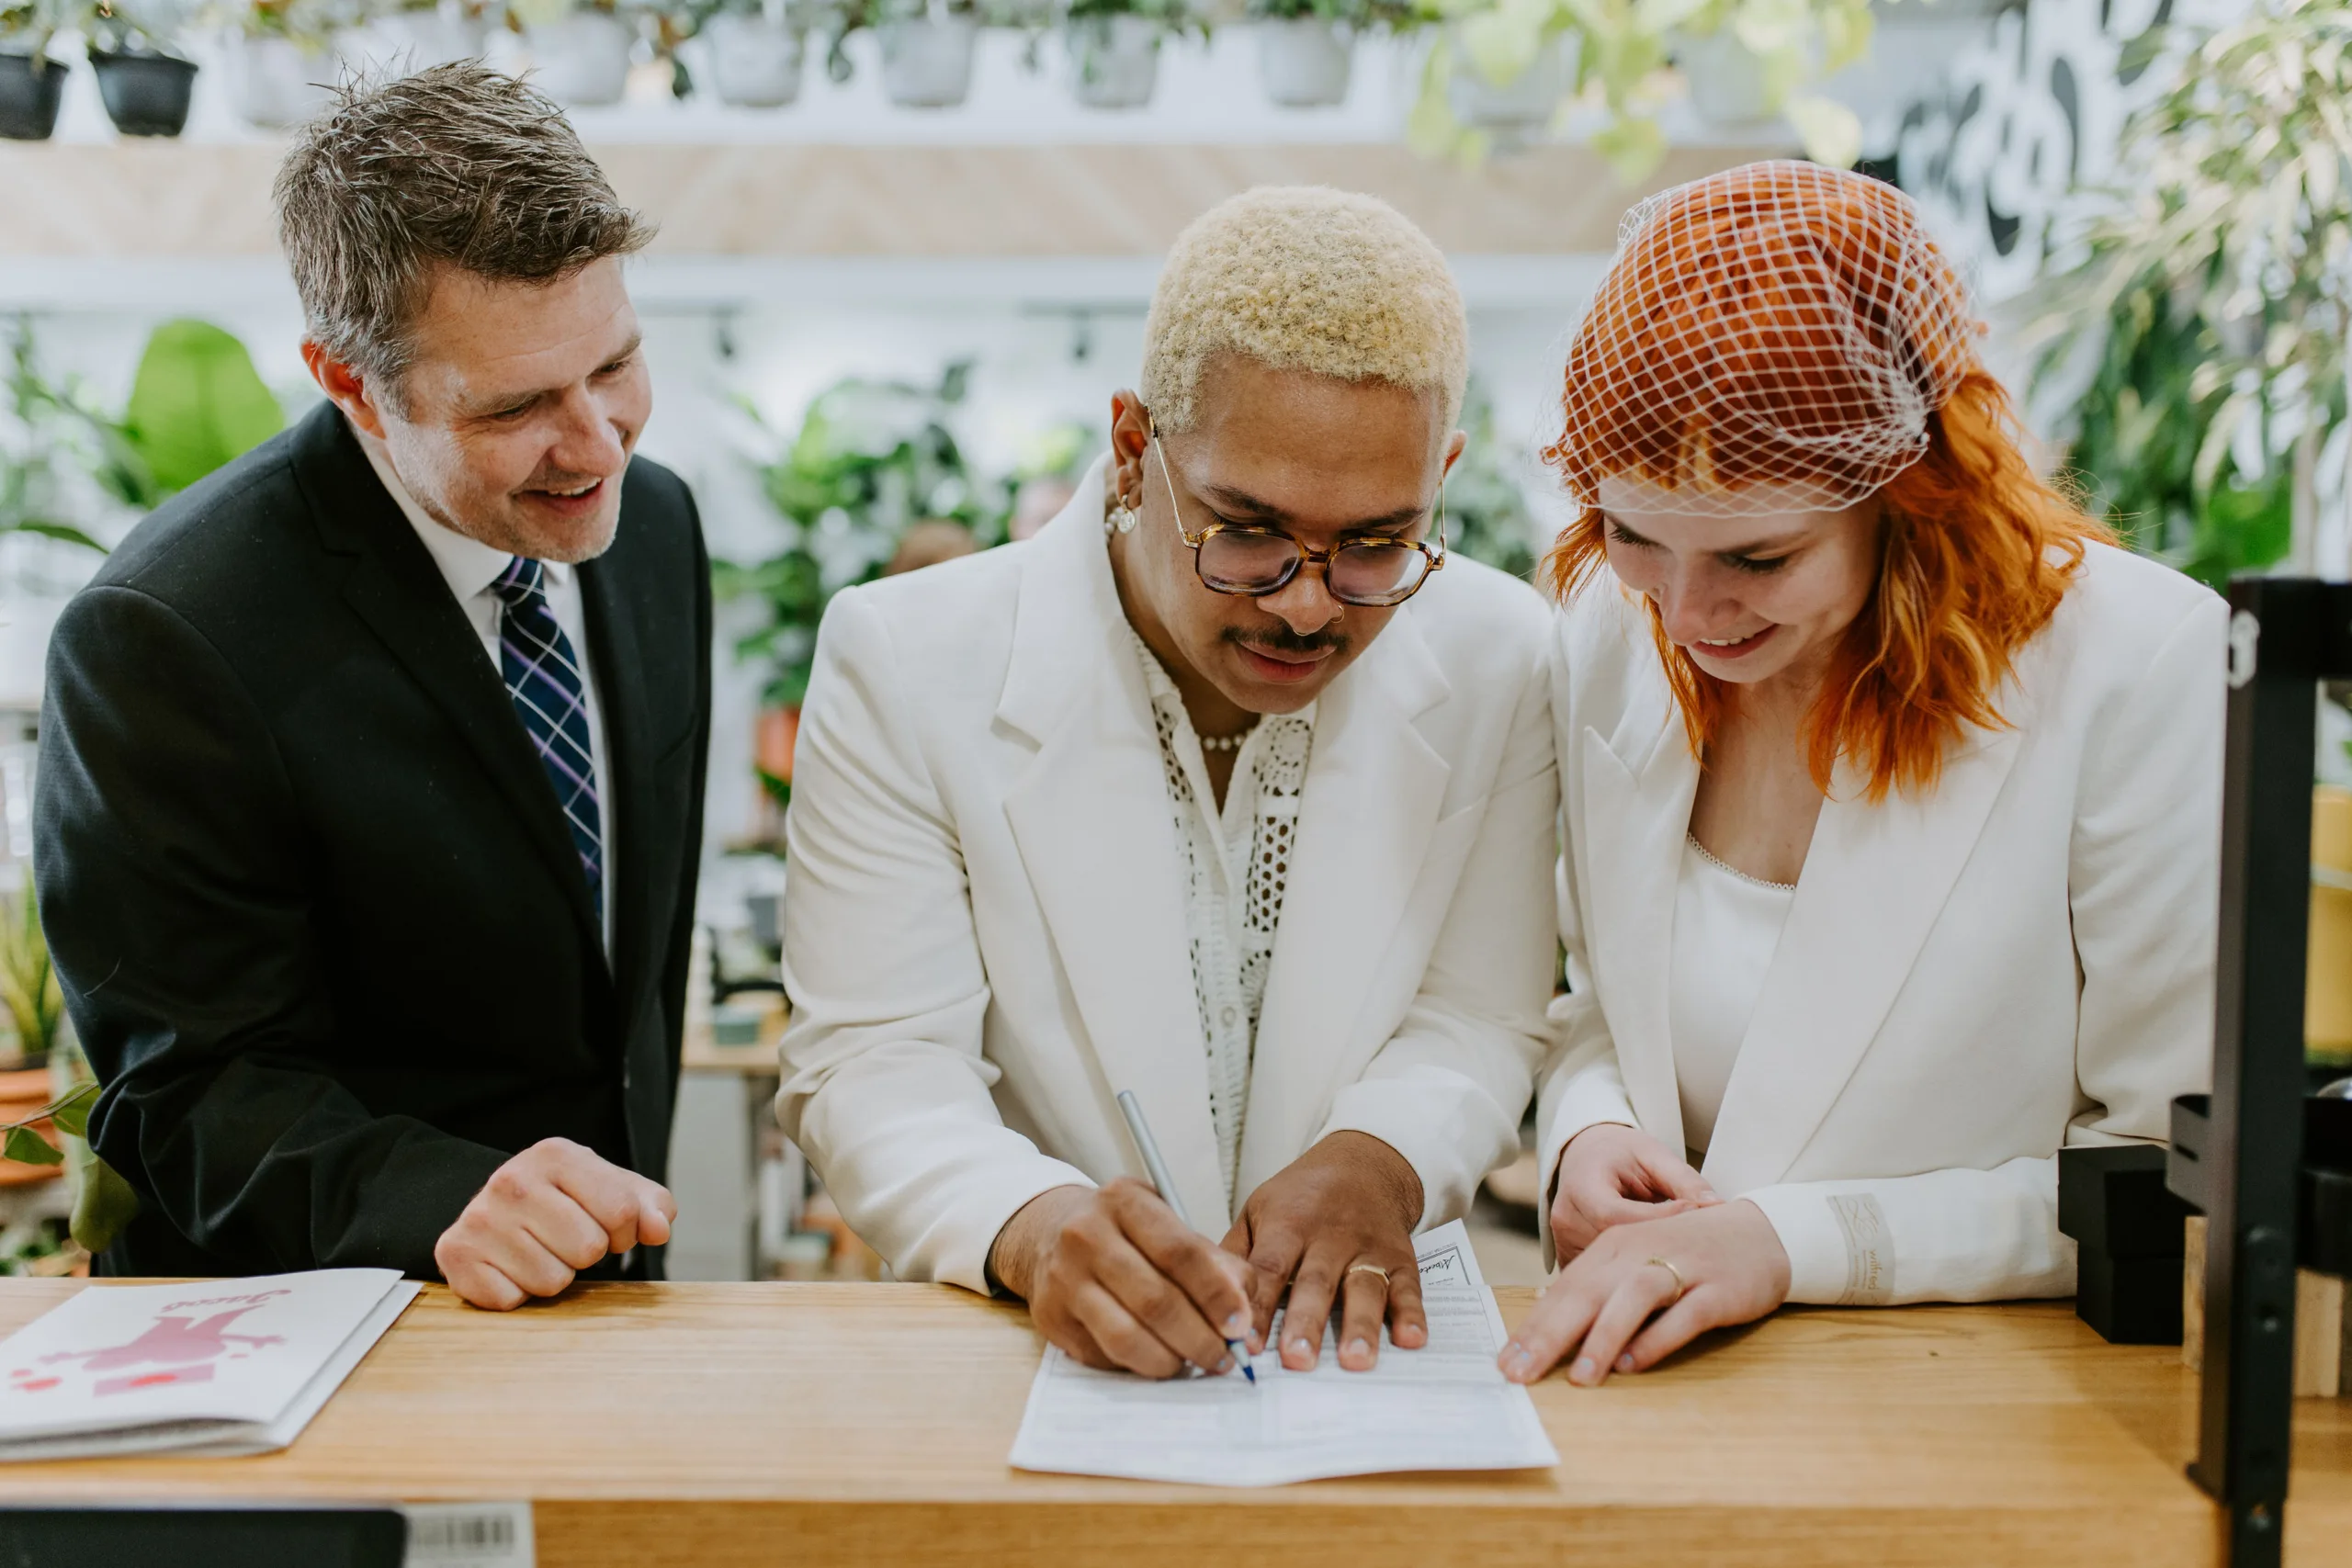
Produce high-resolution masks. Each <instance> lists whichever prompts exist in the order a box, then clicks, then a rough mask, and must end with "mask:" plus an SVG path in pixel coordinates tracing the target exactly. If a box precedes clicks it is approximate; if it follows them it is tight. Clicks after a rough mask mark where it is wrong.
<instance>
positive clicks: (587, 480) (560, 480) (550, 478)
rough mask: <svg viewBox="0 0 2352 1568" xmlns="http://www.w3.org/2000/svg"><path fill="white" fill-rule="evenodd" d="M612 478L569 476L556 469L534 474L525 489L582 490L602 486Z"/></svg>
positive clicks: (596, 475)
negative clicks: (587, 487) (591, 486)
mask: <svg viewBox="0 0 2352 1568" xmlns="http://www.w3.org/2000/svg"><path fill="white" fill-rule="evenodd" d="M611 477H612V476H611V475H609V474H568V473H565V472H564V471H563V470H562V469H560V468H556V469H551V470H549V471H548V472H546V473H539V474H533V475H532V476H531V477H530V478H529V479H526V480H525V481H524V483H523V488H524V489H525V490H581V489H583V488H585V487H586V486H589V485H593V484H602V483H603V482H604V481H605V479H609V478H611Z"/></svg>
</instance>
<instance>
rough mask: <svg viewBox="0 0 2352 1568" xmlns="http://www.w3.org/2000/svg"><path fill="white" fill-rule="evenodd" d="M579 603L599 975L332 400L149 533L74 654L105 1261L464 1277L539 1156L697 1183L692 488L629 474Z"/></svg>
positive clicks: (63, 731) (42, 811)
mask: <svg viewBox="0 0 2352 1568" xmlns="http://www.w3.org/2000/svg"><path fill="white" fill-rule="evenodd" d="M580 581H581V585H582V599H583V601H584V605H585V611H586V619H587V626H588V643H589V647H588V657H589V658H590V659H591V660H593V667H594V671H595V676H596V682H597V691H598V696H599V699H600V702H601V705H602V708H603V713H604V716H605V727H606V733H607V735H608V737H609V744H608V751H609V755H608V756H607V757H606V758H605V796H606V799H605V811H606V813H607V817H608V820H610V821H611V822H612V823H613V824H614V831H613V838H614V852H615V861H616V876H615V877H614V878H613V879H612V881H611V882H610V885H609V889H610V891H609V896H610V897H612V898H613V899H614V900H616V902H615V907H614V914H615V930H614V940H613V955H612V958H611V960H610V961H609V963H608V961H607V959H606V957H605V950H604V942H603V938H602V935H601V933H600V931H598V929H597V923H596V920H595V919H594V913H593V911H592V908H591V906H590V903H589V897H588V889H587V883H586V880H585V878H583V877H582V874H581V871H580V863H579V860H578V858H577V856H576V855H575V853H574V852H573V849H572V846H571V838H570V835H569V834H568V832H567V831H566V829H565V826H564V821H563V818H562V815H561V812H560V808H559V807H558V806H557V804H556V797H555V791H554V789H553V787H552V786H551V785H550V784H548V779H547V775H546V773H545V772H544V771H543V769H542V767H541V765H540V762H539V760H538V757H537V754H536V753H535V752H534V751H533V750H532V749H531V744H530V741H529V740H528V739H527V738H526V735H525V732H524V729H523V726H522V723H521V721H520V720H519V719H517V718H516V717H515V710H514V706H513V704H512V702H511V700H510V699H509V698H508V696H507V694H506V689H505V686H504V684H503V682H502V680H501V678H500V676H499V674H498V672H497V671H496V670H495V669H494V668H493V667H492V664H491V661H490V660H487V659H485V658H484V657H483V654H482V646H481V639H480V638H479V637H478V636H477V635H476V633H475V631H474V629H473V628H472V626H470V625H469V623H468V622H467V620H466V618H465V615H464V613H463V612H462V611H461V610H460V609H459V608H458V602H457V600H456V599H455V597H454V596H452V594H451V593H450V592H449V588H448V585H447V582H446V581H444V580H443V578H442V576H441V574H440V571H439V570H438V569H437V568H436V567H435V565H434V562H433V558H432V557H431V556H430V555H428V554H427V553H426V551H425V548H424V544H423V543H422V542H421V541H420V540H419V539H418V538H417V536H416V534H415V532H414V530H413V529H412V528H411V527H410V525H409V524H408V522H407V520H406V519H405V518H404V517H402V516H401V513H400V510H399V508H398V506H397V504H396V503H395V502H393V500H392V498H391V497H390V494H389V493H388V492H387V491H385V489H384V487H383V485H382V484H381V482H379V480H378V479H377V478H376V475H375V472H374V470H373V469H371V468H369V467H368V460H367V456H366V454H365V453H363V452H362V451H361V450H360V447H359V445H358V442H357V440H356V438H355V437H354V436H353V434H351V431H350V429H349V427H348V426H347V425H346V424H345V422H344V419H343V417H342V415H341V414H339V413H338V412H336V411H335V410H334V408H333V407H332V406H331V405H330V406H323V407H322V408H320V409H319V410H318V411H317V412H315V413H313V414H311V416H310V417H309V418H307V419H305V420H303V421H302V423H300V424H299V425H297V426H295V427H294V428H293V429H291V430H289V431H288V432H286V433H285V434H282V435H279V436H277V438H276V439H274V440H272V441H270V442H268V443H266V445H264V446H260V447H258V448H256V449H255V450H254V451H253V452H250V453H248V454H247V455H246V456H244V457H241V458H239V459H238V460H237V461H235V462H234V463H232V464H230V465H229V466H228V467H227V468H223V469H221V470H220V472H218V473H216V474H214V475H212V476H211V477H210V478H209V479H205V480H204V481H203V482H202V483H201V484H198V486H196V487H195V488H194V489H191V490H190V491H187V493H186V494H184V495H181V496H179V497H178V498H176V499H175V500H174V501H173V502H170V503H169V504H168V505H166V506H164V508H163V509H162V510H161V511H159V512H157V513H155V514H154V515H153V516H152V517H150V518H148V519H147V520H146V521H145V522H143V523H141V525H139V526H138V527H137V528H136V529H134V530H133V531H132V532H131V535H130V538H129V539H127V540H126V541H125V542H124V544H123V546H122V547H121V548H120V549H119V550H117V551H116V552H115V554H114V556H113V558H111V559H109V560H108V561H107V565H106V568H105V570H102V571H101V572H100V573H99V574H98V577H97V579H96V581H94V582H93V583H92V584H91V585H90V586H89V587H88V588H86V589H85V590H84V591H83V592H81V593H80V594H78V595H77V596H76V597H75V598H74V601H73V603H72V604H70V605H68V606H67V608H66V610H65V614H64V616H63V618H62V620H60V622H59V623H58V626H57V631H56V635H55V637H54V638H53V640H52V642H51V649H50V658H49V691H48V708H47V711H46V713H45V714H44V715H43V719H42V724H41V740H40V771H39V775H38V787H37V797H38V798H37V801H36V806H35V809H36V813H37V818H36V820H37V833H38V839H37V846H36V852H35V860H36V863H37V865H38V868H39V888H40V909H41V917H42V920H43V922H44V924H45V926H46V928H47V931H48V933H49V940H50V943H51V950H52V952H53V953H54V954H55V957H56V962H57V968H58V973H59V976H60V977H61V979H62V982H63V985H64V990H65V998H66V1005H67V1008H68V1010H70V1012H71V1013H72V1015H73V1019H74V1027H75V1028H76V1029H77V1030H79V1031H80V1032H81V1038H82V1042H83V1043H84V1045H85V1048H86V1049H87V1050H88V1053H89V1056H90V1061H91V1063H92V1065H93V1066H95V1067H96V1070H97V1074H98V1077H99V1079H100V1080H101V1082H103V1084H104V1085H105V1090H104V1092H103V1093H102V1094H101V1095H100V1096H99V1098H98V1100H97V1103H96V1111H95V1113H94V1114H93V1115H92V1117H91V1119H90V1136H91V1141H92V1144H93V1145H94V1146H95V1147H96V1150H97V1152H98V1153H99V1155H101V1156H103V1157H104V1158H105V1159H106V1160H107V1163H109V1164H110V1165H112V1166H113V1167H114V1168H116V1169H117V1170H119V1171H120V1172H121V1173H122V1174H123V1176H124V1177H125V1178H127V1179H129V1180H130V1184H131V1186H132V1187H134V1188H135V1189H137V1190H138V1192H139V1195H140V1199H141V1214H140V1217H139V1218H138V1220H137V1221H135V1222H134V1223H133V1224H132V1225H131V1226H130V1230H129V1231H128V1232H127V1233H126V1234H125V1235H124V1236H123V1238H122V1239H121V1240H120V1241H119V1242H118V1243H117V1244H116V1245H115V1246H114V1247H111V1248H109V1249H108V1251H107V1255H106V1257H105V1258H103V1259H102V1260H101V1267H102V1268H103V1269H104V1270H105V1271H107V1272H109V1273H138V1274H159V1273H174V1274H241V1273H265V1272H269V1271H272V1270H278V1269H308V1268H323V1267H331V1266H340V1265H360V1264H369V1265H383V1266H390V1267H392V1268H397V1269H402V1270H405V1271H407V1272H409V1273H412V1274H425V1275H429V1274H432V1273H433V1272H434V1271H435V1267H434V1261H433V1246H434V1242H435V1239H436V1238H437V1237H438V1236H439V1235H440V1234H441V1233H442V1231H443V1230H445V1229H446V1228H447V1226H448V1225H449V1224H450V1223H451V1222H452V1221H454V1220H455V1219H456V1218H457V1217H458V1213H459V1211H461V1210H462V1209H463V1208H464V1207H465V1205H466V1203H467V1201H469V1200H470V1199H471V1198H472V1196H473V1195H474V1193H475V1192H476V1191H477V1190H480V1189H481V1185H482V1183H483V1181H484V1180H485V1179H487V1178H488V1177H489V1176H490V1174H491V1173H492V1171H493V1170H494V1169H496V1168H497V1167H498V1166H499V1165H500V1164H501V1163H502V1162H503V1160H505V1159H506V1157H507V1156H509V1155H512V1154H514V1153H515V1152H517V1151H519V1150H521V1149H524V1148H526V1147H527V1146H528V1145H531V1144H533V1143H536V1142H537V1141H538V1140H540V1139H542V1138H548V1137H555V1136H561V1137H566V1138H571V1139H573V1140H575V1141H577V1142H579V1143H582V1144H585V1145H588V1146H589V1147H590V1148H592V1149H594V1150H595V1151H596V1152H597V1153H598V1154H600V1155H602V1156H604V1157H605V1158H606V1159H608V1160H611V1161H613V1162H615V1163H616V1164H620V1165H625V1166H628V1167H630V1168H634V1169H636V1170H639V1171H641V1172H643V1173H645V1174H646V1175H649V1176H651V1177H654V1178H655V1179H661V1178H662V1174H663V1172H664V1170H665V1169H666V1167H667V1165H668V1158H669V1128H670V1113H671V1107H672V1103H673V1100H674V1099H675V1097H676V1090H677V1071H678V1046H679V1032H680V1027H681V1023H682V1019H683V1014H684V1000H685V985H686V951H687V943H688V940H689V935H690V932H691V931H692V922H693V919H694V907H695V876H696V872H697V866H698V862H699V859H700V853H701V839H702V798H703V769H704V759H705V752H706V750H707V746H706V742H707V736H708V731H709V723H710V578H709V571H708V568H707V561H706V558H705V556H704V553H703V544H702V533H701V526H700V523H699V521H698V519H697V518H696V515H695V507H694V501H693V498H692V496H691V495H690V494H689V493H688V491H687V490H686V487H685V486H684V484H683V483H681V482H680V481H679V479H677V477H676V476H675V475H673V474H671V473H670V472H668V471H667V470H666V469H663V468H660V467H658V466H656V465H655V464H652V463H650V462H648V461H646V460H645V459H644V458H642V457H640V458H638V459H637V460H636V461H634V462H633V463H632V464H631V465H630V466H629V469H628V476H627V478H626V479H625V480H624V481H623V484H622V488H621V519H620V529H619V534H618V536H617V537H616V539H615V541H614V543H613V547H612V548H611V549H610V550H608V551H607V552H606V553H605V555H604V556H602V557H601V558H598V559H596V560H594V561H591V562H588V563H587V564H586V565H584V566H583V567H582V569H581V575H580Z"/></svg>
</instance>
